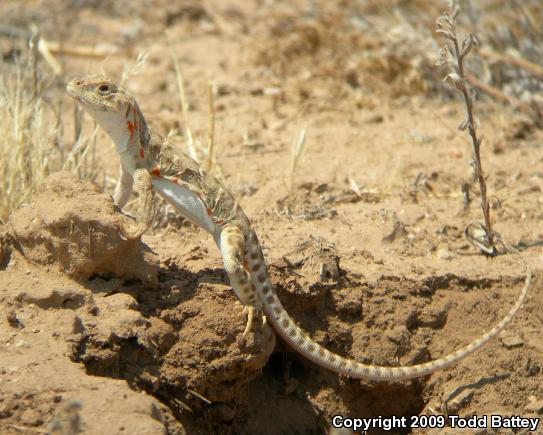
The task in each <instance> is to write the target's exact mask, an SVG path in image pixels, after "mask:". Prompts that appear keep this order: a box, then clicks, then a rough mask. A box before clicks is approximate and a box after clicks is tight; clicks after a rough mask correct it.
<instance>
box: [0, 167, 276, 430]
mask: <svg viewBox="0 0 543 435" xmlns="http://www.w3.org/2000/svg"><path fill="white" fill-rule="evenodd" d="M122 220H128V218H126V217H124V216H122V215H120V213H118V211H116V210H115V208H114V207H113V205H112V203H111V198H110V197H109V196H108V195H105V194H103V193H102V192H101V191H100V189H98V188H97V187H96V186H94V185H92V184H90V183H86V182H81V181H79V180H77V179H75V178H73V177H71V176H69V175H68V174H65V173H59V174H54V175H53V176H51V177H49V178H48V179H47V180H46V181H45V183H44V184H43V186H41V188H40V189H39V191H38V192H37V193H36V195H34V196H33V198H32V200H31V201H30V203H29V204H28V205H27V206H26V207H24V208H22V209H21V210H19V211H17V212H16V213H14V214H13V215H12V218H11V221H10V225H9V228H8V229H6V228H4V229H2V237H1V240H2V245H1V246H2V253H3V256H4V257H5V258H6V259H9V261H7V262H6V265H5V268H4V269H3V270H2V271H0V283H1V285H0V292H1V293H0V294H2V298H1V299H0V301H1V303H2V307H3V310H4V311H5V312H6V315H5V316H3V317H2V319H1V321H2V323H3V327H2V328H0V329H1V331H2V332H1V333H0V343H2V347H3V350H5V351H6V352H5V358H4V357H3V362H5V364H6V365H5V366H4V367H5V368H4V369H2V373H3V374H4V375H7V376H5V377H3V378H2V381H0V383H1V385H2V387H1V390H2V394H1V395H0V404H1V409H0V412H1V414H0V415H1V419H2V420H1V421H2V424H4V427H5V428H6V429H9V428H12V429H13V428H14V427H27V428H31V427H32V428H39V427H42V428H43V427H47V428H49V430H51V431H56V432H54V433H59V434H60V433H74V431H75V429H74V428H76V429H77V428H79V429H81V430H82V431H83V432H84V433H106V432H107V433H120V432H123V431H126V433H163V432H165V431H166V428H168V430H169V431H170V432H171V431H173V430H174V429H173V428H176V429H175V430H177V431H182V428H181V426H180V425H179V423H177V422H175V421H174V419H173V417H172V416H171V414H170V411H168V408H165V407H164V406H163V405H161V404H160V403H159V402H157V401H156V400H155V399H152V398H151V397H150V396H142V395H141V394H138V393H136V392H134V391H132V390H131V389H130V388H129V387H128V385H127V384H126V382H125V381H121V380H120V379H121V378H122V379H126V380H128V381H129V384H130V385H132V386H133V387H138V388H139V389H141V390H146V391H148V392H149V393H152V394H154V395H155V396H156V397H158V398H161V399H163V400H165V401H166V402H167V403H169V404H170V405H171V406H172V407H173V405H172V404H175V403H177V404H179V403H181V404H182V403H183V401H188V400H190V401H191V402H194V399H195V398H196V401H197V403H196V404H191V405H190V408H198V407H201V406H206V404H211V403H214V411H213V412H214V413H215V414H214V415H215V420H217V421H219V422H220V421H225V420H226V421H229V420H231V419H232V418H233V417H234V416H235V415H236V412H237V411H236V407H237V406H238V405H239V404H240V403H244V401H245V400H247V395H246V393H245V392H246V391H247V384H248V383H249V382H250V381H251V380H252V379H254V378H255V377H257V376H258V375H259V374H260V372H261V370H262V367H263V366H264V364H265V363H266V361H267V359H268V357H269V355H270V353H271V352H272V350H273V348H274V345H275V340H274V335H273V334H272V333H271V330H270V329H269V327H267V326H265V327H262V326H258V325H257V327H256V328H254V330H253V332H252V333H251V334H249V336H248V337H247V339H246V340H244V341H243V340H242V341H240V340H239V339H238V337H239V336H240V333H241V331H243V328H244V325H245V319H246V317H245V316H244V315H242V312H241V311H242V310H241V307H239V309H236V308H235V297H234V296H233V294H232V292H231V291H230V289H229V288H228V287H227V286H225V285H224V284H223V283H213V281H214V279H213V278H212V277H211V276H209V277H208V276H207V274H206V275H202V276H196V277H195V276H193V275H191V274H187V273H186V272H184V271H179V270H176V269H174V270H162V271H161V273H160V276H159V278H160V284H158V277H157V271H158V268H157V264H156V261H155V262H153V263H150V262H148V259H154V258H155V257H154V255H153V254H152V252H150V250H149V248H147V247H146V245H144V244H143V243H142V242H141V241H126V240H123V239H122V238H121V237H120V236H119V233H118V229H117V225H119V222H120V221H122ZM142 252H143V253H144V254H142ZM59 272H60V273H59ZM69 277H71V278H76V280H74V279H70V278H69ZM153 277H154V279H153ZM224 278H225V277H224ZM202 279H203V280H204V281H208V282H204V283H200V281H201V280H202ZM217 287H218V288H217ZM196 290H198V291H197V292H196ZM225 306H228V307H229V309H227V310H226V309H224V307H225ZM233 313H237V315H232V314H233ZM178 331H179V332H178ZM70 360H72V361H73V362H70ZM74 362H79V363H83V364H74ZM85 372H86V374H85ZM97 376H100V377H97ZM107 378H118V380H114V379H107ZM233 399H236V405H234V406H233V407H232V408H229V407H228V405H226V402H229V401H231V400H233ZM221 402H222V403H223V405H222V407H220V406H218V405H220V403H221ZM186 407H189V406H188V405H186ZM217 409H218V411H216V410H217ZM121 416H122V417H121ZM67 428H68V429H67ZM70 428H71V429H70ZM70 430H71V431H72V432H70ZM2 433H4V432H2ZM179 433H180V432H179Z"/></svg>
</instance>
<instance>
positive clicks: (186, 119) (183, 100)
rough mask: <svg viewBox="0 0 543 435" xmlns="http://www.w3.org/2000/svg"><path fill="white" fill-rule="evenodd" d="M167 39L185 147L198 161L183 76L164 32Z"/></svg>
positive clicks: (167, 34)
mask: <svg viewBox="0 0 543 435" xmlns="http://www.w3.org/2000/svg"><path fill="white" fill-rule="evenodd" d="M166 36H167V38H168V44H169V45H170V50H171V52H172V58H173V65H174V68H175V77H176V79H177V90H178V91H179V104H180V106H181V113H182V114H183V123H184V126H185V136H186V138H187V146H188V149H189V154H190V157H191V158H193V159H194V160H196V161H198V156H197V155H196V149H195V148H194V137H193V136H192V130H191V128H190V124H189V115H188V110H189V108H188V104H187V98H186V96H185V85H184V82H183V75H182V74H181V67H180V66H179V59H178V58H177V55H176V54H175V49H174V47H173V43H172V40H171V38H170V34H169V33H168V32H166Z"/></svg>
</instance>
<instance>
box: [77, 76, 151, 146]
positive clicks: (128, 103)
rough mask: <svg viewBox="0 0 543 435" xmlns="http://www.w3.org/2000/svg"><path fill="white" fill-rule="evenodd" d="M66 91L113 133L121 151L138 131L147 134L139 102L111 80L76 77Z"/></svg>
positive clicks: (109, 132) (96, 77)
mask: <svg viewBox="0 0 543 435" xmlns="http://www.w3.org/2000/svg"><path fill="white" fill-rule="evenodd" d="M66 90H67V91H68V94H70V96H72V97H73V98H75V99H76V100H77V101H79V103H81V105H82V106H83V108H84V109H85V110H86V111H87V112H88V113H89V114H90V115H91V116H92V117H93V118H94V119H95V120H96V122H98V124H100V126H101V127H102V128H103V129H104V130H105V131H106V132H107V133H108V134H109V135H110V136H111V138H112V139H113V140H114V142H115V143H116V144H117V147H118V150H119V152H120V151H123V150H124V149H126V146H127V144H128V142H129V140H130V139H132V138H134V135H135V133H136V132H143V133H142V134H144V133H145V131H144V130H145V129H146V127H145V126H144V125H145V120H144V119H143V115H141V112H140V110H139V108H138V105H137V103H136V101H135V100H134V98H132V96H131V95H130V94H128V92H126V91H125V90H124V89H123V88H122V87H121V86H119V85H117V84H116V83H115V82H113V81H112V80H110V79H108V78H106V77H104V76H101V75H89V76H85V77H81V78H74V79H72V80H71V81H70V82H69V83H68V86H67V87H66ZM136 137H138V139H139V136H138V135H136Z"/></svg>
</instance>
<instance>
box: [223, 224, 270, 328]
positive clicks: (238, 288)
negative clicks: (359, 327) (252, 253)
mask: <svg viewBox="0 0 543 435" xmlns="http://www.w3.org/2000/svg"><path fill="white" fill-rule="evenodd" d="M219 243H220V245H219V248H220V250H221V255H222V259H223V263H224V268H225V270H226V272H227V273H228V277H229V278H230V285H231V286H232V289H233V290H234V292H235V293H236V295H237V297H238V298H239V300H240V301H241V303H242V304H243V305H245V308H244V312H246V313H247V324H246V326H245V330H244V331H243V334H242V338H245V337H246V336H247V334H248V333H249V331H250V330H251V328H252V324H253V319H254V318H255V316H257V315H261V308H262V304H261V302H260V300H259V299H258V295H257V294H256V289H255V286H254V284H253V283H252V282H251V278H250V274H249V271H248V270H247V267H246V265H245V264H244V261H243V258H244V252H245V239H244V237H243V233H242V231H241V230H240V229H239V227H237V226H235V225H227V226H225V227H224V228H223V230H222V231H221V235H220V240H219ZM259 317H260V316H259Z"/></svg>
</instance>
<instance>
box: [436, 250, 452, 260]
mask: <svg viewBox="0 0 543 435" xmlns="http://www.w3.org/2000/svg"><path fill="white" fill-rule="evenodd" d="M436 256H437V258H440V259H442V260H452V259H453V258H454V257H455V255H454V252H452V251H450V250H449V249H447V248H441V249H439V250H438V251H437V252H436Z"/></svg>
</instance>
